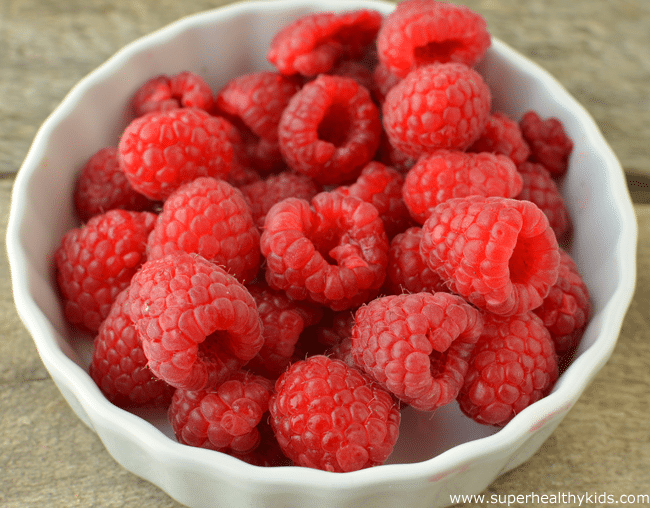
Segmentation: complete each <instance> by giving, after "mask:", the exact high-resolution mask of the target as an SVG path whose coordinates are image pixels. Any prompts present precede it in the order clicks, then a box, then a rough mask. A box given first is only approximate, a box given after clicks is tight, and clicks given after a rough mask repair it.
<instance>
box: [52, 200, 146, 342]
mask: <svg viewBox="0 0 650 508" xmlns="http://www.w3.org/2000/svg"><path fill="white" fill-rule="evenodd" d="M155 221H156V215H155V214H153V213H150V212H130V211H126V210H109V211H108V212H106V213H103V214H101V215H96V216H95V217H93V218H91V219H90V220H89V221H88V222H87V223H86V224H84V225H83V226H80V227H78V228H73V229H71V230H69V231H68V232H66V234H65V235H64V236H63V238H62V239H61V243H60V245H59V247H58V248H57V249H56V252H55V253H54V260H55V265H56V279H57V284H58V287H59V290H60V291H61V296H62V297H63V305H64V312H65V316H66V318H67V320H68V321H69V322H70V323H72V324H74V325H77V326H78V327H80V328H81V329H85V330H87V331H90V332H92V333H96V332H97V331H98V330H99V326H100V324H101V322H102V321H103V320H104V319H105V318H106V316H108V313H109V311H110V309H111V306H112V305H113V302H114V301H115V298H116V297H117V295H118V294H119V293H120V292H121V291H122V290H123V289H125V288H126V287H127V286H128V285H129V281H130V280H131V277H132V276H133V274H134V273H135V272H136V271H137V270H138V268H139V267H140V265H141V264H142V263H143V262H144V260H145V258H146V244H147V236H148V235H149V233H150V231H151V230H152V229H153V227H154V223H155Z"/></svg>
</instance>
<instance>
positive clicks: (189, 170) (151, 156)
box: [118, 108, 234, 200]
mask: <svg viewBox="0 0 650 508" xmlns="http://www.w3.org/2000/svg"><path fill="white" fill-rule="evenodd" d="M232 129H234V127H233V126H232V124H230V123H229V122H228V121H226V120H224V119H223V118H221V117H215V116H211V115H210V114H208V113H206V112H205V111H203V110H200V109H196V108H179V109H173V110H170V111H164V112H160V113H150V114H148V115H145V116H141V117H139V118H136V119H135V120H133V122H131V123H130V124H129V125H128V126H127V127H126V129H125V130H124V132H123V133H122V137H121V139H120V142H119V145H118V149H119V162H120V167H121V168H122V170H123V171H124V173H126V176H127V178H128V179H129V182H130V183H131V185H132V186H133V188H134V189H135V190H136V191H138V192H140V193H142V194H144V195H145V196H147V197H149V198H150V199H154V200H164V199H166V198H167V197H168V196H169V195H170V194H171V193H172V192H173V191H174V190H176V189H177V188H178V187H180V186H181V185H182V184H183V183H186V182H188V181H190V180H193V179H194V178H197V177H199V176H212V177H225V176H226V175H227V174H228V172H229V171H230V169H231V167H232V162H233V145H232V143H231V141H229V139H230V136H231V132H230V131H231V130H232Z"/></svg>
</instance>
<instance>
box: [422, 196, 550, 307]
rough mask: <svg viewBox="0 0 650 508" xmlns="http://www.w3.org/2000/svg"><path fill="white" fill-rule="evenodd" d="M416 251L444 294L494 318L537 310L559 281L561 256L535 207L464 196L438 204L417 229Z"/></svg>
mask: <svg viewBox="0 0 650 508" xmlns="http://www.w3.org/2000/svg"><path fill="white" fill-rule="evenodd" d="M420 252H421V253H422V256H423V258H424V259H425V261H426V263H427V265H428V266H429V268H431V269H432V270H434V271H435V272H437V273H438V275H440V277H442V279H443V280H445V282H446V283H447V285H448V286H449V289H451V291H453V292H454V293H456V294H459V295H461V296H463V297H465V298H466V299H467V300H468V301H469V302H470V303H472V304H474V305H476V306H477V307H479V308H481V309H485V310H487V311H490V312H494V313H495V314H499V315H504V316H507V315H513V314H523V313H525V312H527V311H529V310H531V309H534V308H536V307H539V306H540V305H541V304H542V301H543V299H544V298H545V297H546V295H547V294H548V292H549V290H550V288H551V286H553V284H555V282H556V281H557V277H558V270H559V265H560V252H559V246H558V243H557V239H556V238H555V233H553V230H552V229H551V227H550V225H549V223H548V219H547V218H546V215H544V212H542V211H541V210H540V209H539V208H538V207H537V206H536V205H535V204H534V203H532V202H530V201H521V200H516V199H509V198H501V197H487V198H486V197H482V196H469V197H466V198H452V199H449V200H447V201H445V202H444V203H441V204H439V205H438V206H436V207H435V208H434V209H433V212H432V213H431V215H430V216H429V218H428V219H427V221H426V222H425V223H424V225H423V226H422V240H421V242H420Z"/></svg>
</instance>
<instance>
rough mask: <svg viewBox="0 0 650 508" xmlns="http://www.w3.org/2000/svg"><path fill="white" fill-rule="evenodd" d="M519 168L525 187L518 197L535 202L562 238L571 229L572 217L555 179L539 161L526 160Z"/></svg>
mask: <svg viewBox="0 0 650 508" xmlns="http://www.w3.org/2000/svg"><path fill="white" fill-rule="evenodd" d="M517 170H518V171H519V174H520V175H521V177H522V178H523V188H522V190H521V192H520V193H519V194H518V195H517V196H516V198H517V199H525V200H528V201H532V202H533V203H535V204H536V205H537V206H538V207H539V208H540V209H541V210H542V212H544V214H546V217H548V222H549V224H550V225H551V228H553V231H554V232H555V236H556V237H557V238H558V239H560V238H562V236H563V235H564V234H565V233H567V232H568V231H569V230H570V229H571V217H570V216H569V211H568V210H567V208H566V204H565V202H564V198H563V197H562V194H560V190H559V189H558V187H557V184H556V183H555V180H553V177H552V176H551V174H550V173H549V172H548V171H547V170H546V168H545V167H544V166H543V165H542V164H539V163H537V162H524V163H522V164H520V165H519V166H518V167H517Z"/></svg>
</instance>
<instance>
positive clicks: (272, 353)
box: [246, 283, 323, 379]
mask: <svg viewBox="0 0 650 508" xmlns="http://www.w3.org/2000/svg"><path fill="white" fill-rule="evenodd" d="M247 289H248V291H249V292H250V294H251V296H252V297H253V299H254V300H255V303H256V304H257V311H258V312H259V315H260V319H261V320H262V325H263V327H264V345H263V346H262V349H261V350H260V352H259V353H258V354H257V356H255V358H253V359H252V360H251V361H250V362H248V364H246V369H248V370H250V371H252V372H255V373H258V374H260V375H263V376H266V377H268V378H270V379H275V378H277V377H278V376H279V375H280V374H281V373H282V372H283V371H284V370H285V369H286V368H287V367H288V366H289V362H290V361H291V359H292V357H293V354H294V349H295V346H296V343H297V342H298V339H299V338H300V334H301V333H302V332H303V330H304V329H305V328H307V327H308V326H312V325H314V324H316V323H317V322H318V321H319V320H320V318H321V316H322V314H323V313H322V311H321V310H320V308H319V307H316V306H312V305H308V304H305V303H302V302H296V301H295V300H291V299H290V298H289V297H288V296H287V295H286V294H285V293H284V292H282V291H276V290H273V289H271V288H269V287H268V286H267V285H266V284H265V283H257V284H251V285H249V286H247Z"/></svg>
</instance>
